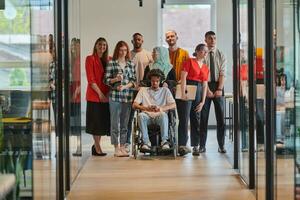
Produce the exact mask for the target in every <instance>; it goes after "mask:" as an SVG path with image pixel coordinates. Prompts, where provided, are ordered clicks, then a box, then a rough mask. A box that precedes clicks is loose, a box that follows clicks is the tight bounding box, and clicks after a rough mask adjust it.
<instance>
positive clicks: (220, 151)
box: [218, 147, 226, 153]
mask: <svg viewBox="0 0 300 200" xmlns="http://www.w3.org/2000/svg"><path fill="white" fill-rule="evenodd" d="M218 152H219V153H226V149H224V147H222V148H221V147H219V148H218Z"/></svg>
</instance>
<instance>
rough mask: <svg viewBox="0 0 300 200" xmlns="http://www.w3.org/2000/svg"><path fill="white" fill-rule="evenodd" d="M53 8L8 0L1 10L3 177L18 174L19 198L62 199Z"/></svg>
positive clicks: (47, 4) (0, 144)
mask: <svg viewBox="0 0 300 200" xmlns="http://www.w3.org/2000/svg"><path fill="white" fill-rule="evenodd" d="M53 10H54V6H53V1H50V0H47V1H46V0H44V1H29V0H28V1H26V0H25V1H18V0H6V1H5V9H4V10H0V27H1V28H0V52H1V53H0V58H1V59H0V76H1V82H0V105H1V106H0V119H1V123H0V124H1V126H0V159H1V162H0V163H1V165H0V173H5V174H6V173H9V174H13V175H14V176H15V178H16V179H15V180H16V183H15V192H14V194H12V195H13V196H15V197H14V198H17V199H31V198H33V196H34V197H35V199H45V198H47V199H55V197H56V165H55V163H56V159H55V154H56V153H55V132H54V127H55V123H54V117H53V109H52V107H51V103H52V101H51V100H52V99H51V98H50V84H49V83H50V78H49V71H50V69H51V67H52V66H53V63H55V59H54V57H55V56H54V55H55V54H54V51H55V50H54V49H55V48H54V42H53V34H54V14H53V13H54V11H53ZM10 198H12V197H10Z"/></svg>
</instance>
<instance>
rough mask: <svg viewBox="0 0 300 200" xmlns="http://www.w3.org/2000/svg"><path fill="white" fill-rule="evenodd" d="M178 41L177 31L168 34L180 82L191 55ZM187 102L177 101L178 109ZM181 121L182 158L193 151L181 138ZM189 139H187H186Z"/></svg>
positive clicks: (171, 59)
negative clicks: (183, 65) (183, 66)
mask: <svg viewBox="0 0 300 200" xmlns="http://www.w3.org/2000/svg"><path fill="white" fill-rule="evenodd" d="M177 40H178V36H177V33H176V31H174V30H169V31H167V32H166V42H167V43H168V45H169V56H170V61H171V64H172V65H173V68H174V70H175V73H176V80H177V81H180V79H181V71H182V63H183V62H184V61H186V60H188V59H189V53H188V51H186V50H184V49H182V48H179V47H178V46H177ZM184 104H185V102H184V101H183V100H180V99H176V106H177V108H182V107H183V105H184ZM180 124H182V123H180V121H179V126H178V146H179V148H178V153H179V155H180V156H184V155H186V154H188V153H190V152H191V149H190V148H189V147H188V146H186V143H187V141H186V140H185V139H184V138H186V137H181V136H183V135H185V134H186V133H183V132H181V131H180V130H181V128H180V127H181V126H180ZM186 139H187V138H186Z"/></svg>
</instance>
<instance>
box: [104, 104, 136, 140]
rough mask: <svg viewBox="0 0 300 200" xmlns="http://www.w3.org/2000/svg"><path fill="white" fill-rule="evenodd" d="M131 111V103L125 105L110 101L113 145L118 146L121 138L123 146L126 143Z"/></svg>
mask: <svg viewBox="0 0 300 200" xmlns="http://www.w3.org/2000/svg"><path fill="white" fill-rule="evenodd" d="M130 110H131V102H129V103H123V102H117V101H112V100H111V99H109V111H110V134H111V144H113V145H118V144H119V137H120V144H121V145H124V144H125V143H126V138H127V126H128V119H129V114H130Z"/></svg>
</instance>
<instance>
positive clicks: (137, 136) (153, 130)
mask: <svg viewBox="0 0 300 200" xmlns="http://www.w3.org/2000/svg"><path fill="white" fill-rule="evenodd" d="M167 114H168V118H169V125H168V143H169V145H170V149H167V150H163V149H162V148H161V146H160V143H161V137H160V127H159V125H156V124H150V125H148V134H149V139H150V142H151V150H150V151H145V150H143V149H142V148H141V147H142V146H143V140H142V132H141V131H140V129H139V125H138V123H137V117H135V118H134V128H133V130H134V132H133V134H132V155H133V156H134V158H135V159H136V158H137V156H138V153H139V152H140V153H143V154H144V155H145V154H150V156H156V155H173V157H174V159H176V156H177V144H176V136H175V134H176V131H175V128H176V111H175V109H174V110H169V111H168V112H167ZM136 116H137V115H136Z"/></svg>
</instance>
